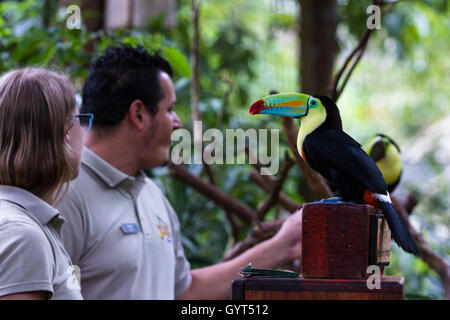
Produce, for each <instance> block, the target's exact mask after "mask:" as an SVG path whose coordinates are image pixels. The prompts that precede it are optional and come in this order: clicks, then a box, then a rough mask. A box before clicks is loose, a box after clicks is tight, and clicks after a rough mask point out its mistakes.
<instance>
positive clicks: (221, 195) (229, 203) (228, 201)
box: [169, 163, 256, 225]
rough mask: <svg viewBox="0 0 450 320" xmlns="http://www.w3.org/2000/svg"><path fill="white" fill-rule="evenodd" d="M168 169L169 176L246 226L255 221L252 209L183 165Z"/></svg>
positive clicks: (254, 213) (171, 166)
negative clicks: (231, 213)
mask: <svg viewBox="0 0 450 320" xmlns="http://www.w3.org/2000/svg"><path fill="white" fill-rule="evenodd" d="M169 168H170V174H171V175H172V176H173V177H175V178H177V179H179V180H181V181H183V182H184V183H186V184H187V185H189V186H191V187H192V188H194V189H195V190H197V191H198V192H199V193H201V194H203V195H204V196H205V197H207V198H208V199H210V200H212V201H214V202H215V203H216V204H218V205H220V206H221V207H222V208H224V209H225V210H229V211H230V212H234V213H236V215H237V216H238V217H240V218H241V219H242V220H243V221H245V222H246V223H247V224H249V225H250V224H251V223H252V222H253V221H254V220H255V217H256V212H255V211H254V210H253V209H252V208H250V207H249V206H247V205H246V204H244V203H242V202H241V201H239V200H237V199H236V198H233V197H231V196H229V195H228V194H226V193H225V192H223V191H222V190H220V188H218V187H217V186H213V185H211V184H209V183H206V182H205V181H203V180H202V179H201V178H199V177H197V176H194V175H193V174H191V173H190V172H189V170H187V169H186V168H185V167H184V166H183V165H175V164H173V163H171V164H170V165H169Z"/></svg>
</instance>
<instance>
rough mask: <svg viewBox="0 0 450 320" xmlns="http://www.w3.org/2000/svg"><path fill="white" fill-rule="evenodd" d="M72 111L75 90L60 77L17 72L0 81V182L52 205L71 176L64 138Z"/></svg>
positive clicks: (32, 71) (38, 70)
mask: <svg viewBox="0 0 450 320" xmlns="http://www.w3.org/2000/svg"><path fill="white" fill-rule="evenodd" d="M75 108H76V102H75V92H74V89H73V87H72V84H71V83H70V80H69V79H68V77H66V76H64V75H60V74H58V73H56V72H53V71H50V70H46V69H42V68H23V69H17V70H13V71H9V72H7V73H5V74H3V75H2V76H1V77H0V184H3V185H11V186H16V187H20V188H23V189H25V190H28V191H30V192H31V193H33V194H35V195H36V196H38V197H39V198H41V199H43V200H45V201H47V202H48V203H50V204H52V205H55V204H56V202H57V199H58V195H59V194H61V191H62V189H63V187H64V186H66V187H67V184H68V182H69V181H70V180H71V179H72V178H73V177H74V176H75V175H76V173H75V172H76V168H74V167H73V166H72V164H71V160H70V159H71V158H72V155H71V154H72V153H71V150H70V147H69V145H68V144H67V141H66V138H65V134H66V132H67V130H68V128H69V116H70V115H71V114H72V113H73V112H74V110H75ZM66 189H67V188H66Z"/></svg>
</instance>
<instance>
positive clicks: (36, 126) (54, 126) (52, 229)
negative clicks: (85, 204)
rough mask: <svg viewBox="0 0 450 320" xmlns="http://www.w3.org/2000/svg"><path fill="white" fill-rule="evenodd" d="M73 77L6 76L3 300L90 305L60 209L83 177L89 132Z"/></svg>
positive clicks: (2, 98)
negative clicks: (69, 252) (74, 182)
mask: <svg viewBox="0 0 450 320" xmlns="http://www.w3.org/2000/svg"><path fill="white" fill-rule="evenodd" d="M92 118H93V116H92V115H79V114H78V109H77V108H76V103H75V94H74V90H73V87H72V85H71V83H70V81H69V79H68V78H66V77H65V76H62V75H59V74H57V73H55V72H52V71H49V70H45V69H40V68H24V69H18V70H14V71H10V72H8V73H6V74H4V75H3V76H2V77H0V298H1V299H48V298H52V299H82V296H81V293H80V288H79V285H78V282H77V280H76V279H75V278H74V272H73V270H74V268H73V267H72V265H71V262H70V258H69V256H68V255H67V253H66V251H65V250H64V247H63V246H62V243H61V240H60V232H61V226H62V223H63V222H64V219H63V218H62V217H61V216H60V215H59V212H58V211H57V210H56V209H55V205H56V203H57V202H58V200H60V198H61V195H63V194H64V190H65V189H66V187H67V184H68V182H69V181H70V180H71V179H73V178H75V177H76V176H77V175H78V173H79V170H80V160H81V152H82V146H83V128H82V125H89V128H90V122H91V121H92Z"/></svg>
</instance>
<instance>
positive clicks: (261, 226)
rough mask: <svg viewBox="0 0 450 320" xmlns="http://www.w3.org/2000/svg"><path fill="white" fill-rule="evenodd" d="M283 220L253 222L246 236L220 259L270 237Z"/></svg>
mask: <svg viewBox="0 0 450 320" xmlns="http://www.w3.org/2000/svg"><path fill="white" fill-rule="evenodd" d="M283 222H284V220H275V221H262V222H260V223H257V224H255V225H254V226H253V227H252V228H251V229H250V231H249V232H248V235H247V237H246V238H245V239H244V240H243V241H241V242H239V243H238V244H236V245H235V246H234V247H233V248H231V249H230V250H229V251H228V252H227V253H226V254H225V255H224V257H223V259H222V261H228V260H231V259H233V258H235V257H237V256H238V255H240V254H241V253H242V252H244V251H246V250H248V249H250V248H251V247H253V246H254V245H256V244H258V243H260V242H262V241H264V240H266V239H269V238H271V237H272V236H273V235H275V234H276V233H277V232H278V230H279V229H280V228H281V225H282V224H283Z"/></svg>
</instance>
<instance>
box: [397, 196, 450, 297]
mask: <svg viewBox="0 0 450 320" xmlns="http://www.w3.org/2000/svg"><path fill="white" fill-rule="evenodd" d="M391 199H392V204H393V205H394V207H395V209H396V210H397V212H398V214H399V215H400V218H401V219H402V220H403V222H404V223H405V226H406V228H407V229H408V231H409V233H410V234H411V236H412V237H413V239H414V241H415V242H416V244H417V246H418V247H419V250H420V253H421V257H420V258H421V259H422V260H423V261H424V262H425V263H426V264H428V266H429V267H430V268H431V269H432V270H433V271H435V272H436V273H437V274H438V275H439V277H440V278H441V281H442V287H443V288H444V292H445V298H446V299H447V300H450V265H449V264H448V262H447V261H445V260H444V259H443V258H441V257H439V256H438V255H437V254H436V253H434V252H433V251H432V250H431V249H430V248H429V247H428V245H427V243H426V241H425V239H424V238H423V236H422V235H421V234H420V233H419V232H417V230H415V229H414V227H413V226H412V225H411V224H410V223H409V215H410V214H411V212H412V210H413V209H414V206H415V205H416V204H417V200H416V199H415V198H414V197H413V196H411V195H408V196H407V197H406V199H405V200H404V201H402V200H400V199H398V198H397V197H396V196H391Z"/></svg>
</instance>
